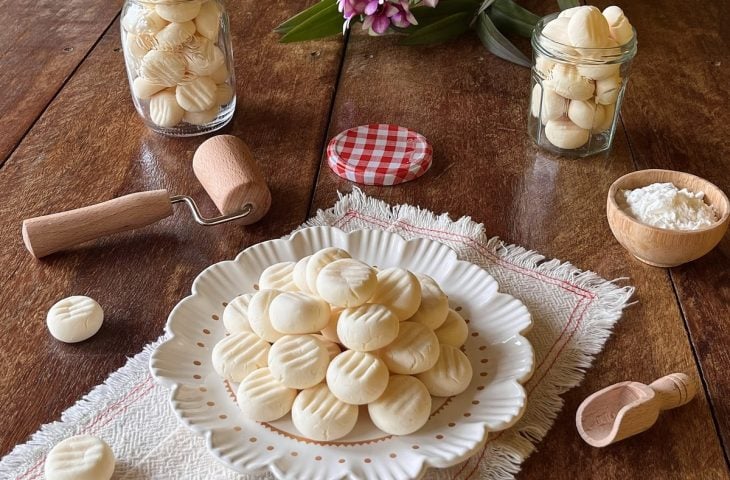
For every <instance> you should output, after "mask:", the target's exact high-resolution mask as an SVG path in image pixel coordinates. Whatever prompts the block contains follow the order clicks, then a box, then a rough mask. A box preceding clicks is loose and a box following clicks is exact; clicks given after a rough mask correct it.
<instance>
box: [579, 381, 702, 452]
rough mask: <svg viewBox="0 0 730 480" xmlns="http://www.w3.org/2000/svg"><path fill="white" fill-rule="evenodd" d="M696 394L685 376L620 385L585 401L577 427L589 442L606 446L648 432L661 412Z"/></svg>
mask: <svg viewBox="0 0 730 480" xmlns="http://www.w3.org/2000/svg"><path fill="white" fill-rule="evenodd" d="M696 393H697V385H696V384H695V382H694V381H693V380H692V379H690V378H689V377H688V376H687V375H685V374H684V373H672V374H670V375H667V376H666V377H662V378H660V379H659V380H657V381H655V382H653V383H652V384H651V385H644V384H643V383H639V382H621V383H617V384H615V385H611V386H610V387H606V388H604V389H603V390H600V391H598V392H596V393H594V394H593V395H591V396H590V397H588V398H586V399H585V400H583V403H581V404H580V407H578V411H577V412H576V414H575V424H576V426H577V427H578V433H579V434H580V436H581V437H583V440H585V441H586V443H588V444H589V445H592V446H594V447H605V446H607V445H611V444H612V443H615V442H618V441H620V440H623V439H624V438H628V437H630V436H632V435H636V434H637V433H641V432H643V431H645V430H648V429H649V428H650V427H651V426H652V425H654V422H656V420H657V418H658V417H659V412H661V411H662V410H669V409H671V408H676V407H681V406H682V405H684V404H686V403H687V402H689V401H690V400H692V399H693V398H694V396H695V394H696Z"/></svg>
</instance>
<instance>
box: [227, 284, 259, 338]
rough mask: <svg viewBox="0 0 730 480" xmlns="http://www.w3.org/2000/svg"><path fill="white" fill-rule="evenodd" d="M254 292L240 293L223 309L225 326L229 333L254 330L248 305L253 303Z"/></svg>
mask: <svg viewBox="0 0 730 480" xmlns="http://www.w3.org/2000/svg"><path fill="white" fill-rule="evenodd" d="M252 298H253V293H244V294H243V295H239V296H237V297H236V298H234V299H233V300H231V303H229V304H228V305H226V308H225V310H223V326H225V327H226V331H227V332H228V333H239V332H253V330H251V325H249V323H248V305H249V303H251V299H252Z"/></svg>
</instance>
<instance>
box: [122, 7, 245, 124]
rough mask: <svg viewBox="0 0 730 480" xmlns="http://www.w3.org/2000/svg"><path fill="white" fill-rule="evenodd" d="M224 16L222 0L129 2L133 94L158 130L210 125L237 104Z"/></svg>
mask: <svg viewBox="0 0 730 480" xmlns="http://www.w3.org/2000/svg"><path fill="white" fill-rule="evenodd" d="M221 14H222V13H221V8H220V6H219V5H218V0H207V1H205V2H203V1H198V0H190V1H186V2H176V3H172V2H163V1H158V2H153V1H150V2H142V1H139V2H129V4H128V7H127V9H126V11H125V13H124V17H123V18H122V41H123V46H124V53H125V59H126V61H127V67H128V71H129V76H130V82H131V86H132V94H133V95H134V96H135V97H136V99H137V103H138V104H139V105H141V106H142V107H143V108H144V107H148V109H149V116H148V118H149V119H150V120H151V121H152V122H153V123H154V124H155V125H157V126H159V127H164V128H170V127H174V126H176V125H178V124H179V123H181V122H186V123H188V124H191V125H205V124H207V123H209V122H212V121H213V120H214V119H215V118H216V117H217V115H218V113H219V112H220V110H221V108H222V107H224V106H226V105H228V104H229V103H231V101H233V97H234V91H233V87H232V86H231V83H232V82H231V74H230V72H229V69H228V66H227V62H226V52H225V45H224V44H223V42H220V41H219V36H220V30H221ZM145 116H146V117H147V115H145Z"/></svg>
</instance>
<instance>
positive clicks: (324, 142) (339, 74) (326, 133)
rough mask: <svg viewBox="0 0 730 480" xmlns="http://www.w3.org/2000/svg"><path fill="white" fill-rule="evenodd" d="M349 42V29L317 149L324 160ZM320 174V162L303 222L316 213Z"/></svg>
mask: <svg viewBox="0 0 730 480" xmlns="http://www.w3.org/2000/svg"><path fill="white" fill-rule="evenodd" d="M349 41H350V29H348V30H347V31H346V32H345V34H344V38H343V43H342V56H341V57H340V64H339V65H338V67H337V77H336V78H335V83H334V92H332V98H331V100H330V105H329V110H328V112H327V122H326V125H327V126H326V127H325V129H324V132H323V136H322V144H321V145H320V147H319V158H320V159H323V158H324V159H325V160H326V158H325V156H326V155H327V143H328V141H329V138H330V137H329V132H330V126H331V125H332V114H333V112H334V111H335V102H336V100H337V92H338V91H339V88H340V83H341V82H342V72H343V71H344V67H345V58H347V45H348V43H349ZM321 172H322V162H321V161H320V162H319V163H318V164H317V166H316V171H315V172H314V179H313V180H312V189H311V192H310V196H309V207H308V208H309V209H308V210H307V218H305V219H304V221H307V220H308V219H309V218H310V217H312V216H313V215H314V214H315V213H316V212H317V211H316V210H315V209H314V194H315V192H316V190H317V183H319V176H320V174H321Z"/></svg>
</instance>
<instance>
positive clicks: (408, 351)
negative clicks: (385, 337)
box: [340, 320, 439, 375]
mask: <svg viewBox="0 0 730 480" xmlns="http://www.w3.org/2000/svg"><path fill="white" fill-rule="evenodd" d="M340 323H342V320H340ZM380 357H381V358H382V359H383V361H384V362H385V364H386V365H387V366H388V369H389V370H390V371H391V372H393V373H398V374H404V375H412V374H416V373H421V372H425V371H426V370H428V369H429V368H431V367H433V366H434V365H435V364H436V362H437V361H438V359H439V341H438V338H436V335H435V334H434V333H433V332H432V331H431V330H429V328H428V327H426V326H424V325H422V324H420V323H416V322H408V321H406V322H400V330H399V332H398V336H397V337H396V338H395V340H394V341H393V343H391V344H390V345H388V346H387V347H385V348H383V349H382V350H380Z"/></svg>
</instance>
